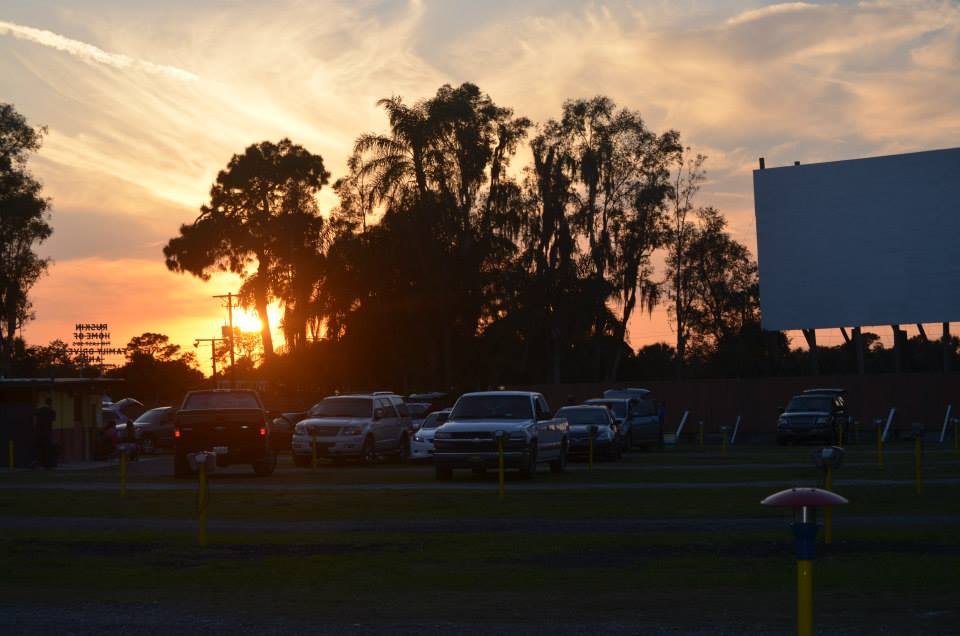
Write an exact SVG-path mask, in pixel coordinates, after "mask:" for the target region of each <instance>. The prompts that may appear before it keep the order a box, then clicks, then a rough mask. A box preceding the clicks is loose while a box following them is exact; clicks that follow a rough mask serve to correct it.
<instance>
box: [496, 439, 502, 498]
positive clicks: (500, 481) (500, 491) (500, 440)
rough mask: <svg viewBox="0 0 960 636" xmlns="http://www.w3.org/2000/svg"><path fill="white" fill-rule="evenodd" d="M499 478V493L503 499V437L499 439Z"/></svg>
mask: <svg viewBox="0 0 960 636" xmlns="http://www.w3.org/2000/svg"><path fill="white" fill-rule="evenodd" d="M497 454H498V458H497V473H498V475H497V477H498V479H499V484H498V489H497V493H498V494H499V495H500V498H501V499H503V437H502V436H501V437H498V438H497Z"/></svg>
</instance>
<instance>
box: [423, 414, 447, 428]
mask: <svg viewBox="0 0 960 636" xmlns="http://www.w3.org/2000/svg"><path fill="white" fill-rule="evenodd" d="M449 416H450V414H449V413H431V414H430V415H428V416H427V419H425V420H423V426H421V427H420V428H437V427H439V426H440V425H441V424H443V423H444V422H446V421H447V418H448V417H449Z"/></svg>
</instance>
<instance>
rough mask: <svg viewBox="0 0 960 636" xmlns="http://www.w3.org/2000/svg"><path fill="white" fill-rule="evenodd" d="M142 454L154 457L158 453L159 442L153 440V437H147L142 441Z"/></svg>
mask: <svg viewBox="0 0 960 636" xmlns="http://www.w3.org/2000/svg"><path fill="white" fill-rule="evenodd" d="M140 452H141V453H143V454H144V455H153V454H154V453H156V452H157V441H156V440H155V439H154V438H153V435H147V436H146V437H144V438H143V439H142V440H140Z"/></svg>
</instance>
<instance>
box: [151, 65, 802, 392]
mask: <svg viewBox="0 0 960 636" xmlns="http://www.w3.org/2000/svg"><path fill="white" fill-rule="evenodd" d="M379 105H380V106H381V107H382V108H383V111H384V113H385V116H386V122H385V123H386V126H385V129H384V130H383V131H380V132H369V133H364V134H361V135H360V136H358V137H357V139H356V142H355V144H354V147H353V152H352V154H351V156H350V157H349V160H348V161H347V165H346V171H345V174H344V176H342V177H341V178H339V179H337V180H336V181H335V182H333V183H332V184H330V173H329V172H328V170H327V168H326V166H325V164H324V161H323V159H322V157H321V156H320V155H317V154H314V153H312V152H310V151H309V150H307V149H306V148H304V147H303V146H300V145H298V144H296V143H294V142H292V141H291V140H289V139H283V140H280V141H279V142H276V143H274V142H269V141H264V142H260V143H256V144H253V145H251V146H249V147H248V148H246V149H245V151H244V152H243V153H242V154H238V155H235V156H234V157H233V158H232V159H231V160H230V162H229V163H228V164H227V166H226V168H225V169H224V170H222V171H221V172H220V173H219V174H218V176H217V178H216V181H215V182H214V184H213V186H212V187H211V191H210V200H209V202H208V203H207V204H206V205H204V206H203V207H202V208H201V210H200V214H199V216H198V217H197V218H196V219H195V220H194V221H193V222H192V223H188V224H184V225H183V226H181V228H180V231H179V233H178V235H177V236H175V237H173V238H172V239H170V241H169V242H168V243H167V245H166V247H165V248H164V256H165V258H166V264H167V266H168V268H169V269H170V270H172V271H175V272H183V273H189V274H192V275H194V276H198V277H200V278H204V279H206V278H209V277H210V276H211V275H212V274H213V273H214V272H218V271H229V272H234V273H236V274H239V275H240V276H241V277H242V278H243V285H242V287H241V289H240V295H241V299H242V301H243V302H244V303H245V304H246V305H248V306H250V307H253V308H255V309H256V311H257V313H258V314H259V316H260V320H261V324H262V325H263V333H262V346H263V361H262V365H261V368H262V369H263V370H264V372H265V373H279V374H280V375H285V374H287V373H294V369H299V370H300V372H305V373H310V374H311V375H313V376H314V377H316V376H317V375H321V376H336V377H337V378H339V381H340V382H342V383H344V384H346V385H353V386H357V385H363V384H368V385H384V386H396V387H428V386H433V387H436V386H478V385H496V384H507V383H511V384H512V383H527V382H542V381H550V382H564V381H578V380H615V379H618V378H621V377H625V376H629V375H632V374H634V373H636V372H637V371H638V369H637V368H636V366H637V355H636V354H635V353H634V352H633V350H632V349H631V348H630V347H629V345H628V343H627V339H628V335H629V334H628V327H629V325H630V321H631V318H633V317H634V316H635V315H636V314H638V313H641V312H650V311H652V310H653V309H654V308H655V307H656V306H657V305H659V304H666V305H667V306H668V308H669V312H670V317H671V320H672V322H673V324H674V327H675V335H676V341H675V344H674V346H673V348H672V351H671V352H670V353H669V354H668V355H670V357H671V358H672V360H671V362H672V364H673V368H674V372H675V373H676V374H677V375H680V376H683V375H687V374H689V373H692V372H693V373H699V369H700V368H701V367H703V366H704V364H705V363H706V361H709V360H712V359H713V358H716V357H717V356H720V357H722V358H724V359H725V360H727V363H726V364H727V365H728V366H729V367H730V370H731V371H733V372H735V373H747V372H755V371H756V370H757V367H758V365H760V366H762V365H763V364H764V360H763V359H765V358H767V357H769V356H768V355H767V353H768V351H767V350H768V349H770V348H771V347H772V348H774V349H776V350H778V351H784V350H785V348H786V342H785V339H783V338H782V336H781V337H779V338H776V337H775V338H773V339H770V338H765V337H763V336H762V335H761V334H760V330H759V303H758V284H757V268H756V264H755V263H754V261H753V258H752V256H751V254H750V253H749V250H747V248H746V247H745V246H743V245H742V244H740V243H738V242H737V241H736V240H734V239H733V238H732V237H731V236H730V234H729V232H728V231H727V227H726V220H725V218H724V217H723V215H722V214H721V213H720V212H719V211H718V210H716V209H714V208H711V207H701V206H698V205H697V203H696V195H697V193H698V191H699V189H700V186H701V184H702V183H703V180H704V178H705V172H704V161H705V158H704V157H703V156H701V155H694V154H692V153H691V151H690V149H689V148H688V147H686V146H684V144H683V143H682V140H681V137H680V134H679V133H678V132H677V131H674V130H668V131H665V132H657V131H654V130H652V129H651V128H650V127H649V126H648V125H647V124H646V122H645V121H644V120H643V118H642V117H641V115H640V113H638V112H636V111H633V110H630V109H627V108H621V107H618V106H617V105H616V104H615V103H614V101H613V100H611V99H609V98H607V97H603V96H599V97H594V98H592V99H576V100H569V101H567V102H565V103H564V104H563V105H562V108H561V110H560V112H559V114H558V116H557V118H555V119H550V120H548V121H546V122H542V123H540V124H534V123H533V122H531V121H530V120H529V119H527V118H525V117H521V116H517V115H516V114H515V113H514V111H513V110H512V109H511V108H508V107H505V106H501V105H499V104H497V103H495V102H494V101H493V100H492V99H491V97H490V96H489V95H487V94H485V93H483V92H482V91H481V90H480V89H479V88H478V87H477V86H475V85H473V84H470V83H465V84H462V85H460V86H457V87H454V86H449V85H444V86H442V87H441V88H440V89H439V90H438V91H437V92H436V94H435V95H433V96H431V97H428V98H424V99H421V100H419V101H416V102H414V103H408V102H406V101H404V100H403V99H402V98H400V97H391V98H385V99H382V100H380V102H379ZM521 154H522V155H523V156H525V157H526V156H529V159H528V160H527V162H526V164H525V165H522V166H516V167H515V166H514V162H515V161H516V160H517V157H518V155H521ZM323 187H332V188H333V190H334V191H335V193H336V194H337V197H338V200H339V204H338V205H337V207H336V208H335V209H334V210H332V211H330V212H329V213H328V214H326V215H324V214H321V211H320V210H319V209H318V205H317V196H316V195H317V193H318V192H319V191H320V189H321V188H323ZM656 254H663V256H664V260H665V262H666V267H665V268H664V269H663V270H662V271H657V269H656V268H655V266H654V258H655V255H656ZM274 301H279V303H280V304H281V305H282V307H283V318H282V321H281V325H280V327H281V328H282V330H283V334H284V340H285V347H284V350H283V351H282V352H277V351H275V350H274V346H273V343H272V338H271V334H270V327H271V325H270V323H269V317H268V315H267V307H268V305H269V304H270V303H271V302H274ZM744 338H748V339H750V342H749V343H744V342H740V341H741V340H743V339H744ZM284 370H287V371H284Z"/></svg>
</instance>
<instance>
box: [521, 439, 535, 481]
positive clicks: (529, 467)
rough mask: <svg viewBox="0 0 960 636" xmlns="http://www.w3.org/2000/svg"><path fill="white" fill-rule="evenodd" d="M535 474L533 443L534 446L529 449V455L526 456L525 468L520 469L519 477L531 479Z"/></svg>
mask: <svg viewBox="0 0 960 636" xmlns="http://www.w3.org/2000/svg"><path fill="white" fill-rule="evenodd" d="M536 474H537V447H536V442H535V441H534V446H533V447H532V448H531V449H530V454H529V455H528V456H527V463H526V465H525V466H521V467H520V477H521V478H523V479H533V478H534V477H535V476H536Z"/></svg>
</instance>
